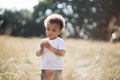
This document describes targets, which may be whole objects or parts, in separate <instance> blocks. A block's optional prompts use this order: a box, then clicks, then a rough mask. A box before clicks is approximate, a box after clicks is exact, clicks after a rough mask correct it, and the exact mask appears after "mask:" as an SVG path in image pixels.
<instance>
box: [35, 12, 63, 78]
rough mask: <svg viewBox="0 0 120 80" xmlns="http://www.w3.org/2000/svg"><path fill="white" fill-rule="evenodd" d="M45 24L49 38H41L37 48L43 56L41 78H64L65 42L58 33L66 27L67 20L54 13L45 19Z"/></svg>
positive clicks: (37, 52)
mask: <svg viewBox="0 0 120 80" xmlns="http://www.w3.org/2000/svg"><path fill="white" fill-rule="evenodd" d="M44 25H45V28H46V36H47V38H45V39H42V40H40V44H39V45H38V47H37V49H36V56H41V80H62V63H63V56H64V55H65V43H64V40H63V39H62V38H60V37H58V35H59V34H61V33H62V31H63V29H64V27H65V20H64V18H63V17H62V16H61V15H59V14H52V15H50V16H48V17H47V18H46V19H45V21H44Z"/></svg>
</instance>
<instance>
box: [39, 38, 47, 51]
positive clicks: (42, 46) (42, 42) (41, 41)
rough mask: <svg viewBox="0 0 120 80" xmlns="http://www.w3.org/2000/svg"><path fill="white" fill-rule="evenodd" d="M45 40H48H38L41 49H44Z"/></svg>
mask: <svg viewBox="0 0 120 80" xmlns="http://www.w3.org/2000/svg"><path fill="white" fill-rule="evenodd" d="M47 42H48V40H46V39H42V40H40V47H41V49H45V47H46V43H47Z"/></svg>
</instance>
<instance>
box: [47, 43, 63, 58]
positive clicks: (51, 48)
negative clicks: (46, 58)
mask: <svg viewBox="0 0 120 80" xmlns="http://www.w3.org/2000/svg"><path fill="white" fill-rule="evenodd" d="M46 48H47V49H49V50H50V51H52V52H53V53H55V54H56V55H58V56H64V55H65V50H62V49H61V50H59V49H56V48H54V47H52V46H51V45H50V43H49V42H46Z"/></svg>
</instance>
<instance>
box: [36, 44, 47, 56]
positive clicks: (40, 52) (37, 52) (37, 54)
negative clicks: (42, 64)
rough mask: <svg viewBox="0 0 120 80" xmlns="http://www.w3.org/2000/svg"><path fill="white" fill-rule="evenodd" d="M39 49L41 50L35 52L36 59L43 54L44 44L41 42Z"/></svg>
mask: <svg viewBox="0 0 120 80" xmlns="http://www.w3.org/2000/svg"><path fill="white" fill-rule="evenodd" d="M39 47H41V48H40V49H37V50H36V56H38V57H39V56H41V55H42V54H43V52H44V49H45V46H44V43H43V42H41V43H40V45H39Z"/></svg>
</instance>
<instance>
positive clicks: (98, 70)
mask: <svg viewBox="0 0 120 80" xmlns="http://www.w3.org/2000/svg"><path fill="white" fill-rule="evenodd" d="M38 42H39V38H21V37H9V36H2V35H1V36H0V80H40V69H39V66H40V63H39V60H40V57H36V56H35V49H36V46H37V44H38ZM65 42H66V50H67V52H66V55H65V57H64V65H63V77H64V80H120V43H115V44H110V43H107V42H102V41H101V42H100V41H90V40H89V41H87V40H86V41H85V40H80V39H78V40H75V39H66V40H65Z"/></svg>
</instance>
